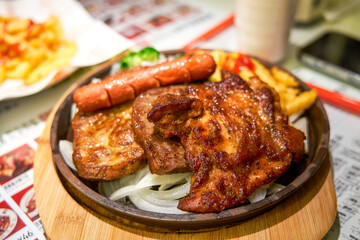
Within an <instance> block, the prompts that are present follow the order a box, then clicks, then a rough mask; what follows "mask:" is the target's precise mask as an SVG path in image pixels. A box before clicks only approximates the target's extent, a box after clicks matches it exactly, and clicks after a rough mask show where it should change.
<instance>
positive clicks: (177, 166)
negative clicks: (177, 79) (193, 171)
mask: <svg viewBox="0 0 360 240" xmlns="http://www.w3.org/2000/svg"><path fill="white" fill-rule="evenodd" d="M185 88H186V87H185V86H170V87H163V88H154V89H150V90H148V91H146V92H145V93H142V94H141V95H139V96H138V97H137V98H136V99H135V101H134V104H133V112H132V126H133V130H134V132H135V134H136V140H137V141H138V142H139V143H140V145H141V146H142V147H143V148H144V150H145V152H146V157H147V161H148V163H149V168H150V171H151V172H152V173H155V174H170V173H179V172H189V171H190V169H189V167H188V165H187V162H186V160H185V151H184V147H183V146H182V144H181V142H180V141H179V140H178V139H165V138H163V137H162V135H161V134H160V132H159V131H156V129H154V124H153V123H151V122H149V121H148V120H147V115H148V113H149V111H150V110H151V108H152V103H153V102H154V100H156V99H157V97H158V96H160V95H163V94H173V95H180V94H181V93H182V92H183V91H184V90H185ZM179 107H180V108H181V106H179Z"/></svg>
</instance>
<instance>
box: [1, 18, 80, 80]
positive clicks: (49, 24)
mask: <svg viewBox="0 0 360 240" xmlns="http://www.w3.org/2000/svg"><path fill="white" fill-rule="evenodd" d="M76 49H77V48H76V45H75V43H73V42H70V41H66V40H65V39H64V38H63V31H62V27H61V24H60V22H59V20H58V19H57V18H56V17H54V16H51V17H49V18H48V19H47V20H46V21H45V22H43V23H34V22H33V21H32V20H30V19H20V18H15V17H0V84H1V83H2V82H3V81H4V80H6V79H22V80H24V84H26V85H30V84H33V83H36V82H38V81H40V80H41V79H43V78H44V77H46V76H47V75H49V74H50V73H51V72H52V71H54V70H57V69H60V68H62V67H65V66H67V65H69V63H70V60H71V58H72V57H73V56H74V55H75V53H76Z"/></svg>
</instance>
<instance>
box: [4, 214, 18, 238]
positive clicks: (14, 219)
mask: <svg viewBox="0 0 360 240" xmlns="http://www.w3.org/2000/svg"><path fill="white" fill-rule="evenodd" d="M2 216H8V217H9V226H8V227H7V228H6V229H5V231H4V232H3V233H2V234H1V235H0V240H2V239H5V238H6V237H7V236H8V235H9V234H10V233H11V232H12V231H13V230H14V228H15V226H16V223H17V221H18V217H17V215H16V213H15V212H14V211H13V210H11V209H8V208H0V217H2Z"/></svg>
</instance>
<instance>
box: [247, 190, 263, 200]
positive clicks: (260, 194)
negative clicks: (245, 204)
mask: <svg viewBox="0 0 360 240" xmlns="http://www.w3.org/2000/svg"><path fill="white" fill-rule="evenodd" d="M265 197H266V189H263V188H258V189H256V190H255V191H254V192H253V193H252V194H251V195H250V197H249V198H248V200H249V202H250V203H255V202H258V201H260V200H263V199H264V198H265Z"/></svg>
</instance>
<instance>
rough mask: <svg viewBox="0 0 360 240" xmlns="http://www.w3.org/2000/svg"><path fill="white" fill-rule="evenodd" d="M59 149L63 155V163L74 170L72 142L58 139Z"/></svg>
mask: <svg viewBox="0 0 360 240" xmlns="http://www.w3.org/2000/svg"><path fill="white" fill-rule="evenodd" d="M59 150H60V153H61V155H62V156H63V158H64V160H65V163H66V164H67V165H68V166H69V167H70V168H71V169H72V170H74V171H77V170H76V167H75V165H74V162H73V158H72V154H73V151H74V150H73V144H72V142H70V141H67V140H60V141H59Z"/></svg>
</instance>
